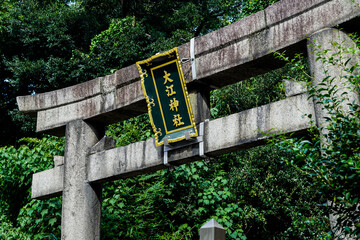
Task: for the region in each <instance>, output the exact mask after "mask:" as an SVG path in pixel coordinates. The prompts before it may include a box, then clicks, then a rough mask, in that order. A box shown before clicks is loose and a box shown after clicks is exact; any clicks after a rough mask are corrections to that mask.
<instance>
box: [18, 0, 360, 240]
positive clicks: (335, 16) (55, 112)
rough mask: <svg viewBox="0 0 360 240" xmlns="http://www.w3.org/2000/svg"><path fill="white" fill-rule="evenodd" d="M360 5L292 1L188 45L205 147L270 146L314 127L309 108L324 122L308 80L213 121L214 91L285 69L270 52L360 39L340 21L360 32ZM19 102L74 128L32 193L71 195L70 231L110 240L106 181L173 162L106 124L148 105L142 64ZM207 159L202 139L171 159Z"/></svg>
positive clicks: (45, 125)
mask: <svg viewBox="0 0 360 240" xmlns="http://www.w3.org/2000/svg"><path fill="white" fill-rule="evenodd" d="M359 6H360V1H359V0H356V1H355V2H354V1H351V0H282V1H280V2H277V3H276V4H274V5H272V6H270V7H268V8H267V9H265V10H263V11H261V12H258V13H255V14H253V15H251V16H249V17H247V18H244V19H242V20H240V21H238V22H235V23H233V24H231V25H229V26H227V27H224V28H222V29H219V30H217V31H214V32H212V33H209V34H207V35H205V36H202V37H199V38H196V39H193V40H192V41H191V42H190V43H187V44H184V45H181V46H179V47H178V51H179V56H180V59H191V61H188V62H184V63H182V69H183V71H184V75H185V81H186V83H187V86H188V89H189V91H190V100H191V105H192V107H193V111H194V115H195V121H196V122H197V123H201V122H204V136H203V141H204V144H205V147H204V153H202V154H201V155H206V156H208V157H214V156H218V155H220V154H224V153H228V152H231V151H235V150H238V149H244V148H248V147H251V146H254V145H259V144H262V143H263V142H264V139H265V137H264V136H262V135H261V134H260V132H261V131H263V132H267V133H270V134H271V133H276V132H277V131H282V132H284V133H292V132H293V133H297V134H303V133H305V132H306V129H307V128H308V127H309V122H308V120H307V119H305V118H302V115H304V114H312V115H313V116H316V117H317V118H318V121H317V123H318V124H319V123H321V116H322V115H321V114H322V113H321V110H319V109H315V107H314V104H313V103H312V101H311V100H309V99H308V95H307V94H306V93H304V92H303V90H302V89H301V88H290V89H287V98H286V99H284V100H281V101H278V102H274V103H270V104H267V105H264V106H260V107H257V108H253V109H249V110H246V111H243V112H239V113H236V114H233V115H229V116H226V117H223V118H220V119H216V120H211V121H208V120H207V119H208V118H209V92H210V90H211V89H213V88H221V87H223V86H226V85H229V84H232V83H234V82H238V81H241V80H244V79H248V78H249V77H252V76H256V75H258V74H262V73H265V72H268V71H271V70H273V69H276V68H278V67H280V66H281V65H282V63H280V62H278V61H276V60H274V59H273V56H272V54H271V53H270V51H274V50H280V51H283V50H287V51H288V52H290V53H291V52H303V53H305V54H307V52H312V51H313V49H312V47H307V40H306V39H307V38H310V40H308V41H310V42H312V40H313V39H317V41H318V43H319V44H321V45H322V46H323V47H324V48H331V45H330V44H329V41H331V40H335V41H338V40H339V39H340V41H339V42H342V43H343V44H347V45H354V43H352V41H351V40H350V39H349V38H348V37H347V36H346V35H345V34H344V33H343V32H341V31H339V30H336V29H334V28H333V27H336V26H339V27H341V28H342V29H345V30H346V31H354V30H358V28H359V24H358V21H359V20H358V18H356V16H357V15H359V14H360V7H359ZM308 57H309V60H310V67H311V71H312V73H313V74H314V75H315V77H316V78H318V79H321V77H322V76H321V67H322V66H321V65H320V63H319V62H316V61H315V57H314V56H313V55H311V54H309V55H308ZM331 71H332V72H333V73H334V74H336V73H337V71H336V69H332V70H331ZM290 85H291V84H290V83H289V86H290ZM17 102H18V106H19V109H20V111H22V112H24V113H29V114H37V131H38V132H44V133H48V134H54V135H58V136H64V135H65V136H66V144H65V156H64V158H62V157H57V158H56V159H55V167H54V168H52V169H49V170H46V171H43V172H39V173H35V174H34V175H33V182H32V198H35V199H45V198H50V197H54V196H61V195H62V196H63V198H62V199H63V206H62V225H61V226H62V227H61V238H62V239H68V240H69V239H74V240H75V239H76V240H90V239H100V216H101V183H102V182H105V181H112V180H115V179H119V178H125V177H128V176H134V175H137V174H142V173H145V172H150V171H156V170H159V169H164V168H166V167H167V166H166V165H165V164H164V160H163V156H164V152H163V148H160V147H155V142H154V140H153V139H150V140H147V141H142V142H137V143H133V144H130V145H127V146H124V147H118V148H114V144H112V141H111V140H109V139H107V138H105V137H103V136H104V127H105V126H106V125H108V124H110V123H114V122H118V121H122V120H125V119H128V118H131V117H134V116H138V115H140V114H143V113H145V112H146V111H147V108H146V103H145V98H144V96H143V92H142V89H141V84H140V77H139V73H138V70H137V68H136V65H135V64H134V65H131V66H129V67H126V68H123V69H120V70H118V71H116V72H115V73H114V74H112V75H108V76H105V77H100V78H96V79H94V80H91V81H88V82H85V83H82V84H78V85H75V86H71V87H68V88H64V89H59V90H55V91H52V92H47V93H42V94H37V95H31V96H21V97H18V98H17ZM218 139H221V141H218ZM199 159H201V156H200V155H199V146H198V145H190V146H186V147H184V148H181V149H176V150H173V151H171V153H170V154H169V156H168V162H169V163H170V164H171V165H179V164H184V163H188V162H191V161H196V160H199Z"/></svg>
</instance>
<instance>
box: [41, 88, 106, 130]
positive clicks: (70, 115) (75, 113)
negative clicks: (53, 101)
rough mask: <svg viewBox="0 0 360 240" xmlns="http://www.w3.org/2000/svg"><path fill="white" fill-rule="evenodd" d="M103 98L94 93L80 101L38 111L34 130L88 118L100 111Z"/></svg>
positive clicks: (47, 128) (48, 128)
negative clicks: (93, 95) (92, 95)
mask: <svg viewBox="0 0 360 240" xmlns="http://www.w3.org/2000/svg"><path fill="white" fill-rule="evenodd" d="M102 106H103V98H102V96H101V95H96V96H95V97H92V98H87V99H85V100H83V101H80V102H75V103H71V104H68V105H64V106H60V107H57V108H50V109H47V110H43V111H39V112H38V116H37V124H36V131H37V132H43V131H45V130H50V129H52V128H56V127H61V126H64V125H66V124H67V123H68V122H71V121H73V120H77V119H88V118H90V117H93V116H96V115H97V114H98V113H101V112H102Z"/></svg>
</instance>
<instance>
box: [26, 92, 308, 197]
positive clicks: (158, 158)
mask: <svg viewBox="0 0 360 240" xmlns="http://www.w3.org/2000/svg"><path fill="white" fill-rule="evenodd" d="M304 114H312V115H313V116H314V106H313V103H312V102H311V100H309V99H308V95H307V94H305V93H303V94H299V95H296V96H292V97H289V98H286V99H284V100H281V101H278V102H274V103H271V104H267V105H264V106H261V107H257V108H253V109H249V110H246V111H243V112H240V113H236V114H232V115H230V116H226V117H223V118H219V119H215V120H212V121H209V122H205V134H204V144H205V150H204V152H205V155H207V156H209V157H215V156H218V155H220V154H224V153H228V152H231V151H234V150H238V149H245V148H249V147H252V146H255V145H260V144H263V143H264V140H265V139H266V138H268V137H269V136H271V134H276V133H278V131H281V132H282V133H298V134H302V133H304V132H305V131H306V129H307V128H308V127H309V126H310V125H309V119H308V118H304V117H303V115H304ZM262 132H265V133H267V134H270V135H265V136H264V135H263V134H262ZM163 156H164V155H163V149H162V148H160V147H155V142H154V139H149V140H147V141H142V142H137V143H133V144H130V145H127V146H124V147H118V148H113V149H109V150H105V151H99V152H95V153H93V154H91V155H90V157H89V162H88V164H87V167H88V169H87V173H88V175H87V178H88V181H89V182H105V181H109V180H115V179H119V178H124V177H128V176H134V175H138V174H142V173H145V172H151V171H155V170H159V169H164V168H166V166H165V165H164V162H163ZM199 159H201V157H200V156H199V148H198V144H195V145H190V146H188V147H185V148H183V149H177V150H173V151H171V153H169V163H170V164H171V165H174V166H176V165H180V164H184V163H188V162H191V161H196V160H199ZM62 178H63V168H59V167H56V168H53V169H50V170H47V171H44V172H40V173H35V174H34V177H33V192H32V197H33V198H39V199H40V198H46V197H52V196H56V195H59V196H60V195H61V191H62V187H63V185H62V184H63V179H62ZM44 183H46V185H45V184H44Z"/></svg>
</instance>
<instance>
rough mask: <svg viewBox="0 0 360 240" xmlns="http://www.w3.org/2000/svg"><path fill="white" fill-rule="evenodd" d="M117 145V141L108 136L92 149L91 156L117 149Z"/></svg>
mask: <svg viewBox="0 0 360 240" xmlns="http://www.w3.org/2000/svg"><path fill="white" fill-rule="evenodd" d="M115 145H116V140H115V139H113V138H111V137H108V136H104V137H103V138H102V139H101V140H100V141H99V142H97V143H96V144H95V145H94V146H93V147H92V148H91V150H90V154H93V153H97V152H101V151H104V150H108V149H112V148H115Z"/></svg>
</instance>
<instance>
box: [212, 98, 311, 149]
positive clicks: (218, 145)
mask: <svg viewBox="0 0 360 240" xmlns="http://www.w3.org/2000/svg"><path fill="white" fill-rule="evenodd" d="M304 114H314V106H313V104H312V102H311V101H309V100H308V95H307V94H301V95H297V96H294V97H290V98H287V99H284V100H281V101H278V102H274V103H271V104H267V105H264V106H261V107H258V108H253V109H249V110H246V111H244V112H240V113H237V114H233V115H230V116H227V117H224V118H219V119H215V120H213V121H210V122H208V124H207V126H206V128H205V153H206V154H207V155H210V156H215V155H219V154H223V153H228V152H231V151H233V150H234V149H239V148H244V147H246V146H247V145H248V144H252V145H254V144H257V142H259V141H262V140H264V139H265V138H267V137H268V136H263V132H264V133H267V134H276V133H277V132H278V131H281V132H284V133H288V132H298V131H301V130H304V129H307V128H308V127H309V126H310V125H309V119H308V118H304V117H303V115H304ZM219 139H221V140H220V141H219Z"/></svg>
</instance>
